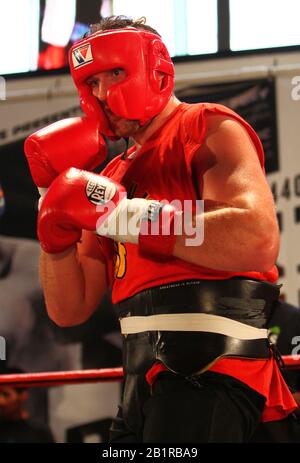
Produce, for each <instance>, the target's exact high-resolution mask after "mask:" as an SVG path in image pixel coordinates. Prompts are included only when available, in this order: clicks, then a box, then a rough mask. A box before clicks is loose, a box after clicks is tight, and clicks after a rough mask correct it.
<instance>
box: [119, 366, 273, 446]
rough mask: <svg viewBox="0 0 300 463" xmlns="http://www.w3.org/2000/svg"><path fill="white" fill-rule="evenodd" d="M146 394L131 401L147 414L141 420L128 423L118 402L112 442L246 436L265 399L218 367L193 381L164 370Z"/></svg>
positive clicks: (139, 412) (220, 439)
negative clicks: (220, 372) (223, 372)
mask: <svg viewBox="0 0 300 463" xmlns="http://www.w3.org/2000/svg"><path fill="white" fill-rule="evenodd" d="M137 392H138V391H137ZM137 395H138V393H137ZM142 395H143V399H141V396H139V400H138V401H135V402H134V405H133V406H134V407H138V408H139V409H137V410H131V416H132V412H133V413H134V412H136V416H142V417H143V422H142V425H140V424H138V425H137V426H135V425H134V423H133V422H132V421H131V423H130V426H129V425H128V421H127V420H126V417H125V418H124V416H123V410H122V406H120V407H119V413H118V415H117V417H116V418H115V419H114V421H113V423H112V427H111V432H110V442H111V443H121V442H148V443H150V442H156V443H166V442H169V443H176V442H178V443H179V442H181V443H192V442H193V443H204V442H248V441H249V440H250V439H251V437H252V435H253V433H254V431H255V430H256V428H257V426H258V424H259V421H260V417H261V414H262V411H263V407H264V403H265V398H264V397H263V396H262V395H260V394H258V393H257V392H256V391H254V390H253V389H251V388H249V387H248V386H247V385H245V384H243V383H242V382H240V381H238V380H236V379H234V378H232V377H230V376H226V375H223V374H219V373H214V372H206V373H203V374H202V375H200V376H198V377H197V379H196V380H195V378H193V380H192V381H190V380H188V379H186V378H183V377H180V376H178V375H176V374H173V373H170V372H163V373H160V374H159V376H158V378H157V380H156V382H155V384H154V386H153V387H152V391H151V393H149V394H148V395H145V394H144V393H143V394H142ZM139 423H140V420H139Z"/></svg>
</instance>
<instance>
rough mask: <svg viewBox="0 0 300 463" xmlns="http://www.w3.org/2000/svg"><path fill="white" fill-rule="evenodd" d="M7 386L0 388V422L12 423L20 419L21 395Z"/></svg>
mask: <svg viewBox="0 0 300 463" xmlns="http://www.w3.org/2000/svg"><path fill="white" fill-rule="evenodd" d="M24 393H25V392H24V391H23V392H17V391H16V390H15V389H14V388H12V387H9V386H0V421H12V420H16V419H19V418H21V416H22V405H23V402H24V398H23V394H24Z"/></svg>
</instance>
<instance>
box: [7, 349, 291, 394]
mask: <svg viewBox="0 0 300 463" xmlns="http://www.w3.org/2000/svg"><path fill="white" fill-rule="evenodd" d="M282 359H283V361H284V363H285V369H286V370H300V355H283V356H282ZM123 377H124V373H123V368H122V367H119V368H103V369H101V370H75V371H53V372H52V371H51V372H45V373H18V374H9V375H0V386H1V385H8V386H12V387H46V386H62V385H64V384H82V383H95V382H108V381H109V382H116V381H122V379H123Z"/></svg>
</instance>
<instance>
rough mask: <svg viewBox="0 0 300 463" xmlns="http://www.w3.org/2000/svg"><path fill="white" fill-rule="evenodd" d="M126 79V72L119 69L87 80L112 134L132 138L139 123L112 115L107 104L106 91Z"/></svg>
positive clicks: (138, 127)
mask: <svg viewBox="0 0 300 463" xmlns="http://www.w3.org/2000/svg"><path fill="white" fill-rule="evenodd" d="M125 78H126V71H125V70H124V69H121V68H115V69H111V70H109V71H102V72H99V73H98V74H95V75H94V76H92V77H90V78H89V79H88V80H87V84H88V85H89V86H90V88H91V90H92V93H93V95H94V96H95V97H96V98H97V99H98V101H99V102H100V104H101V107H102V109H103V111H104V113H105V115H106V117H107V119H108V120H109V123H110V126H111V128H112V130H113V132H114V133H115V134H116V135H118V136H119V137H130V136H133V135H134V134H135V133H136V132H137V131H138V130H139V129H140V124H139V121H136V120H129V119H124V118H122V117H119V116H117V115H116V114H114V113H113V112H112V111H111V110H110V108H109V106H108V104H107V91H108V89H109V88H110V87H111V86H112V85H114V84H117V83H120V82H122V81H123V80H124V79H125Z"/></svg>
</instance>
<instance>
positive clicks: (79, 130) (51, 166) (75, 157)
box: [24, 117, 107, 188]
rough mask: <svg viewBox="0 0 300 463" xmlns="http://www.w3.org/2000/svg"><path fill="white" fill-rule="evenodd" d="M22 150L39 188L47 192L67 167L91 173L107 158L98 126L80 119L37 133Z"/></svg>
mask: <svg viewBox="0 0 300 463" xmlns="http://www.w3.org/2000/svg"><path fill="white" fill-rule="evenodd" d="M24 148H25V154H26V157H27V161H28V164H29V168H30V172H31V175H32V178H33V181H34V182H35V184H36V186H37V187H38V188H48V187H49V186H50V185H51V183H52V181H53V180H54V179H55V177H57V176H58V175H59V174H60V173H62V172H63V171H64V170H66V169H68V168H69V167H77V168H78V169H85V170H93V169H94V168H95V167H97V166H98V165H99V164H101V162H103V161H104V160H105V158H106V156H107V149H106V144H105V141H104V139H103V137H102V135H100V133H99V123H98V122H97V121H96V120H94V119H90V118H82V117H72V118H69V119H63V120H61V121H58V122H54V124H51V125H48V126H47V127H45V128H43V129H41V130H38V131H37V132H35V133H33V134H32V135H30V136H29V137H28V138H27V139H26V141H25V145H24Z"/></svg>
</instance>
